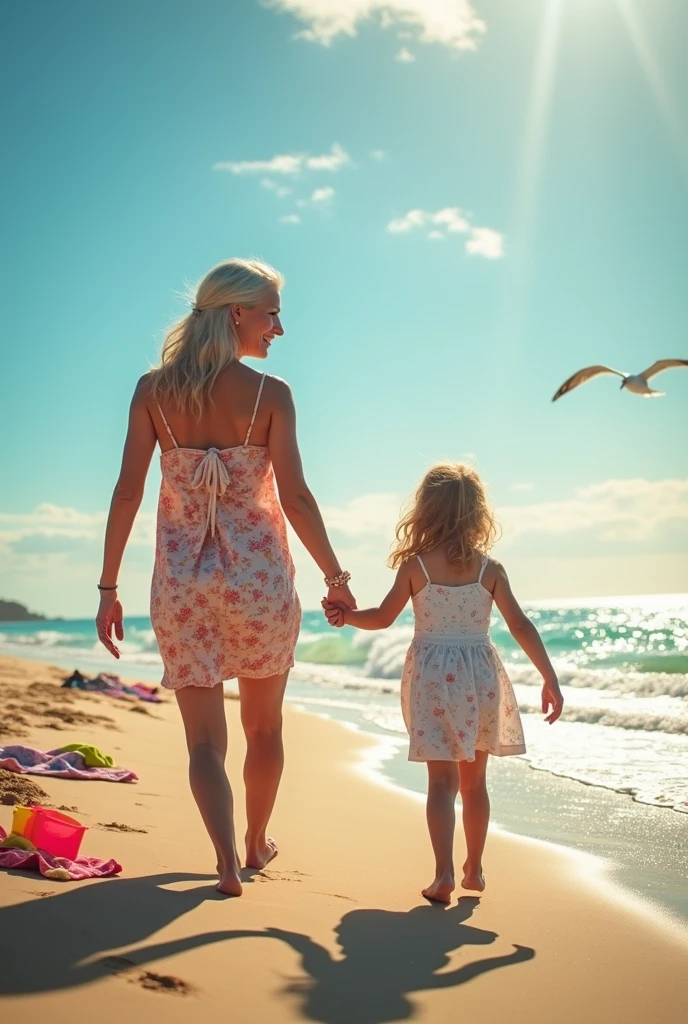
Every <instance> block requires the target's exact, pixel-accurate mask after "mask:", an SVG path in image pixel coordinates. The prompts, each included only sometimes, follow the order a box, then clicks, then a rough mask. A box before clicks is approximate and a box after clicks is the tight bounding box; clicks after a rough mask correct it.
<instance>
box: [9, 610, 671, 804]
mask: <svg viewBox="0 0 688 1024" xmlns="http://www.w3.org/2000/svg"><path fill="white" fill-rule="evenodd" d="M526 610H527V612H528V614H529V616H530V617H531V618H532V620H533V621H534V622H535V624H536V625H537V627H538V629H539V630H540V632H541V634H542V637H543V639H544V641H545V644H546V645H547V649H548V651H549V653H550V656H551V658H552V660H553V661H554V664H555V666H556V668H557V671H558V673H559V678H560V681H561V683H562V687H563V689H564V693H565V698H566V707H565V710H564V715H563V716H562V719H560V721H559V722H557V723H556V724H555V725H554V726H548V725H546V724H545V723H544V722H543V720H542V714H541V711H540V708H539V687H540V682H539V677H538V675H537V673H536V672H535V670H534V669H533V668H532V666H531V665H530V663H529V662H527V660H526V659H525V657H524V655H523V654H522V652H521V651H520V649H519V648H518V647H517V645H516V644H515V642H514V641H513V639H512V637H511V636H510V634H509V633H508V631H507V630H506V628H505V626H504V623H503V621H502V620H501V617H500V616H499V615H497V614H495V616H494V619H493V623H492V629H491V632H492V638H493V640H494V643H495V644H496V646H497V648H498V650H499V652H500V654H501V656H502V659H503V661H504V663H505V665H506V668H507V671H508V672H509V675H510V677H511V679H512V682H513V683H514V690H515V693H516V697H517V699H518V702H519V706H520V708H521V712H522V715H523V722H524V728H525V733H526V744H527V748H528V749H527V753H526V754H525V755H523V759H524V760H526V761H528V762H529V763H530V764H531V765H532V767H533V768H538V769H541V770H544V771H548V772H551V773H553V774H555V775H560V776H566V777H568V778H570V779H575V780H578V781H579V782H583V783H587V784H588V785H592V786H601V787H604V788H606V789H611V790H615V791H617V792H619V793H625V794H628V796H629V797H631V798H632V799H634V800H635V801H638V802H639V803H645V804H653V805H656V806H661V807H666V808H671V809H673V810H674V811H681V812H684V813H688V595H675V594H674V595H657V596H649V597H623V598H609V599H602V600H601V599H599V598H595V599H590V600H580V599H579V600H576V601H566V602H564V601H559V602H533V603H531V604H529V605H527V606H526ZM125 625H126V638H125V641H124V642H123V643H122V644H121V645H120V646H121V650H122V659H121V661H120V662H119V663H117V662H115V661H114V660H112V659H111V658H110V656H109V655H108V654H107V652H106V651H104V649H103V648H102V647H101V646H100V645H99V644H98V642H97V639H96V636H95V631H94V627H93V623H92V621H91V620H84V621H79V620H66V621H58V620H55V621H43V622H28V623H0V651H2V652H3V653H6V654H15V655H19V656H24V657H33V658H38V659H40V660H44V661H51V662H55V663H57V664H62V665H65V666H74V667H77V666H78V667H79V668H81V669H82V670H83V671H99V670H103V669H108V670H110V671H119V672H121V674H122V675H126V676H136V675H139V676H141V677H142V678H145V679H148V680H150V679H157V678H159V676H160V673H161V661H160V655H159V653H158V649H157V645H156V642H155V637H154V635H153V631H152V629H151V625H150V621H149V619H148V618H145V617H139V618H131V619H129V620H127V622H126V624H125ZM412 631H413V620H412V616H411V612H410V611H406V612H404V613H403V614H402V616H400V618H399V619H398V620H397V622H396V623H395V625H394V626H393V627H392V628H390V629H388V630H384V631H381V632H375V633H373V632H360V631H357V630H354V629H352V628H350V627H344V629H342V630H334V629H331V628H330V627H328V626H327V623H326V622H325V620H324V618H323V616H322V613H321V612H319V611H318V612H305V613H304V617H303V623H302V628H301V636H300V639H299V644H298V647H297V652H296V657H297V665H296V667H295V669H294V671H293V672H292V676H291V678H290V683H289V687H288V691H287V693H288V697H290V698H291V699H292V700H294V701H295V702H297V703H299V704H301V705H302V706H304V707H311V708H312V709H313V710H314V711H320V712H322V713H326V714H327V713H331V714H333V715H334V716H335V717H337V718H343V719H345V720H346V719H348V720H350V721H351V722H355V723H356V724H358V725H359V726H362V727H363V728H366V726H368V727H369V728H370V729H371V731H374V732H376V733H378V734H379V733H380V732H383V733H387V734H389V735H390V736H392V737H395V736H396V737H400V738H401V737H403V736H405V730H404V725H403V722H402V718H401V714H400V710H399V700H398V693H399V682H400V677H401V670H402V666H403V662H404V656H405V654H406V650H407V647H408V644H409V640H410V637H411V634H412Z"/></svg>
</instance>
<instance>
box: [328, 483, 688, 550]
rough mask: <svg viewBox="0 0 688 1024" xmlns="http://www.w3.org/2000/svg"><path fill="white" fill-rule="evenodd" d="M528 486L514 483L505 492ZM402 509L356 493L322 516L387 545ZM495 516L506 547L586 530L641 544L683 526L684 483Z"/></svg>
mask: <svg viewBox="0 0 688 1024" xmlns="http://www.w3.org/2000/svg"><path fill="white" fill-rule="evenodd" d="M532 487H533V484H528V483H524V484H514V485H512V487H511V490H518V491H526V490H530V489H531V488H532ZM402 504H403V498H402V496H401V495H399V494H395V493H390V492H382V493H379V494H362V495H360V496H359V497H357V498H354V499H352V500H351V501H349V502H347V503H346V504H345V505H341V506H327V507H325V508H323V510H322V512H323V517H324V519H325V522H326V524H327V526H328V528H329V529H331V530H338V531H339V532H340V533H343V534H346V535H347V536H349V537H360V538H364V537H372V536H377V537H380V538H385V539H387V540H388V541H391V540H392V538H393V536H394V527H395V526H396V523H397V521H398V518H399V511H400V508H401V506H402ZM496 513H497V519H498V520H499V522H500V523H501V525H502V528H503V531H504V539H505V540H506V541H508V542H510V541H513V540H517V539H518V538H519V537H521V536H524V535H525V534H528V533H539V534H548V535H552V534H558V535H569V536H572V535H575V534H580V533H588V532H590V531H592V533H593V534H594V536H595V537H597V538H598V539H600V540H603V541H627V540H633V541H641V540H647V539H649V538H650V537H651V536H652V534H653V533H655V531H656V530H657V529H658V528H659V527H662V526H664V525H665V524H667V523H669V522H672V521H678V520H683V521H684V522H686V523H688V480H681V479H667V480H656V481H651V480H643V479H641V478H638V479H626V480H607V481H605V482H604V483H601V484H592V485H591V486H589V487H583V488H579V489H578V490H576V491H574V494H573V496H572V497H570V498H565V499H563V500H561V501H543V502H533V503H531V504H529V505H503V506H500V507H498V508H497V510H496Z"/></svg>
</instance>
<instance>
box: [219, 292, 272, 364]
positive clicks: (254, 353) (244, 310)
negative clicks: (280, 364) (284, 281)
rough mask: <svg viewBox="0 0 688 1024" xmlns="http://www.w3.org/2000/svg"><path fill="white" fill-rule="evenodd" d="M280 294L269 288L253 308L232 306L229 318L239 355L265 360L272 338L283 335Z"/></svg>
mask: <svg viewBox="0 0 688 1024" xmlns="http://www.w3.org/2000/svg"><path fill="white" fill-rule="evenodd" d="M279 314H280V294H279V292H278V291H277V289H276V288H270V289H269V290H268V291H267V292H266V293H265V295H264V297H263V298H262V299H260V301H259V302H256V303H255V304H254V305H253V306H241V305H234V306H232V308H231V310H230V316H231V317H232V318H233V321H234V329H235V331H236V333H237V335H238V337H239V345H240V354H241V355H242V356H248V357H249V358H251V359H265V358H266V357H267V354H268V351H269V349H270V345H271V343H272V340H273V338H275V337H278V336H281V335H282V334H284V330H283V328H282V324H281V322H280V316H279Z"/></svg>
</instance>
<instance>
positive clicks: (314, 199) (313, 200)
mask: <svg viewBox="0 0 688 1024" xmlns="http://www.w3.org/2000/svg"><path fill="white" fill-rule="evenodd" d="M334 196H335V190H334V189H333V188H332V186H331V185H324V186H323V187H322V188H316V189H315V190H314V191H313V192H312V193H311V194H310V196H309V197H308V199H297V200H296V205H297V206H302V207H303V206H320V207H324V206H329V204H330V203H331V202H332V200H333V199H334Z"/></svg>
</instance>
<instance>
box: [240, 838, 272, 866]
mask: <svg viewBox="0 0 688 1024" xmlns="http://www.w3.org/2000/svg"><path fill="white" fill-rule="evenodd" d="M278 852H279V851H278V849H277V843H276V842H275V840H274V839H272V838H271V837H270V836H266V838H265V839H264V840H263V841H262V843H250V842H249V839H248V836H247V837H246V867H247V868H258V870H259V871H261V870H262V869H263V868H264V867H265V865H266V864H269V863H270V861H271V860H274V858H275V857H276V856H277V854H278Z"/></svg>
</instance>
